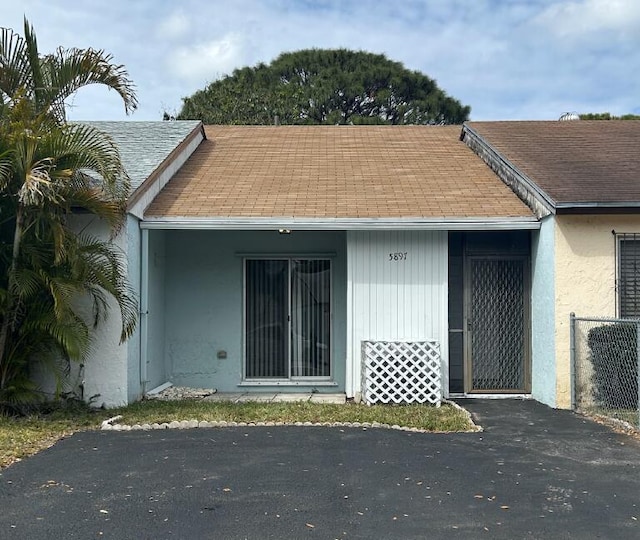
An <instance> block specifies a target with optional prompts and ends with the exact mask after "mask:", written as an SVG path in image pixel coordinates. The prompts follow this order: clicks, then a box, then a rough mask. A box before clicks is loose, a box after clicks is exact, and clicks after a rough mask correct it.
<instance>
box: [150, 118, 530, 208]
mask: <svg viewBox="0 0 640 540" xmlns="http://www.w3.org/2000/svg"><path fill="white" fill-rule="evenodd" d="M205 130H206V135H207V140H205V141H203V142H202V143H201V144H200V146H199V147H198V149H197V150H196V151H195V152H194V153H193V154H192V156H191V157H190V158H189V160H188V161H187V163H186V164H185V165H184V166H183V167H182V169H180V171H178V173H177V174H176V175H175V176H174V177H173V178H172V180H171V181H170V182H169V183H168V184H167V186H166V187H165V188H164V189H163V190H162V192H161V193H160V194H159V195H158V196H157V197H156V199H155V200H154V202H153V203H152V204H151V205H150V206H149V208H148V209H147V211H146V212H145V219H148V218H154V217H156V218H207V217H209V218H212V217H215V218H218V217H238V218H263V217H264V218H267V217H270V218H273V217H292V218H411V217H418V218H449V217H455V218H461V217H462V218H467V217H470V218H495V217H497V218H501V217H517V218H520V217H525V218H531V217H532V214H531V211H530V210H529V209H528V208H527V207H526V206H525V205H524V204H523V203H522V202H521V201H520V200H519V199H518V198H517V197H516V196H515V195H514V194H513V192H512V191H511V190H510V189H509V188H508V187H506V186H505V185H504V184H503V183H502V182H501V181H500V180H499V179H498V178H497V177H496V176H495V174H494V173H493V172H492V171H491V170H490V169H489V168H488V167H487V166H486V165H485V164H484V163H483V162H482V161H481V160H480V159H479V158H478V157H477V156H476V155H475V154H474V153H473V152H472V151H471V150H470V149H469V148H467V147H466V145H465V144H464V143H462V142H460V140H459V136H460V127H455V126H446V127H434V126H207V127H206V128H205Z"/></svg>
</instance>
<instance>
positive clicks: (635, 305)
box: [461, 120, 640, 408]
mask: <svg viewBox="0 0 640 540" xmlns="http://www.w3.org/2000/svg"><path fill="white" fill-rule="evenodd" d="M461 138H462V140H463V141H464V142H465V143H466V144H467V145H468V146H469V147H470V148H472V149H473V150H474V151H475V152H476V153H477V154H478V155H479V156H480V157H481V158H482V159H483V160H484V161H485V162H486V163H487V164H488V165H489V167H490V168H491V169H492V170H494V171H495V172H496V174H498V176H500V178H501V179H502V180H503V181H504V182H505V183H506V184H507V185H509V186H510V187H511V189H512V190H513V191H514V192H515V193H517V194H518V196H519V197H520V198H521V199H522V200H523V201H526V203H527V205H528V207H529V208H531V209H532V211H533V212H534V214H535V215H536V217H537V218H538V219H539V220H540V230H539V231H538V232H536V233H534V234H533V235H532V242H533V243H532V248H531V256H532V277H533V279H532V289H531V321H532V326H531V333H532V340H531V362H532V363H531V369H532V385H533V387H534V388H539V389H545V391H544V393H542V394H538V395H537V396H536V398H537V399H539V400H540V401H543V402H544V403H547V404H549V405H551V406H555V407H561V408H566V407H569V406H570V402H571V366H570V332H569V316H570V313H571V312H574V313H576V314H577V315H578V316H595V317H638V316H640V280H639V279H638V273H637V268H640V153H639V152H638V147H639V142H640V121H634V120H628V121H606V122H604V121H583V120H580V121H569V122H470V123H467V124H465V125H464V127H463V129H462V135H461Z"/></svg>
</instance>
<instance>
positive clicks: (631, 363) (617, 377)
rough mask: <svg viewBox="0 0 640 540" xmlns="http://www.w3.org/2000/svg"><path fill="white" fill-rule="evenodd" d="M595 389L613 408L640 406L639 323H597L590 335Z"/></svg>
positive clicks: (607, 406)
mask: <svg viewBox="0 0 640 540" xmlns="http://www.w3.org/2000/svg"><path fill="white" fill-rule="evenodd" d="M588 344H589V351H590V355H591V364H592V366H593V375H592V382H593V392H594V398H595V399H596V401H597V402H598V403H599V404H600V405H602V406H603V407H606V408H610V409H634V408H637V407H638V348H637V346H638V337H637V326H636V323H616V324H610V325H603V326H596V327H595V328H592V329H591V330H589V334H588Z"/></svg>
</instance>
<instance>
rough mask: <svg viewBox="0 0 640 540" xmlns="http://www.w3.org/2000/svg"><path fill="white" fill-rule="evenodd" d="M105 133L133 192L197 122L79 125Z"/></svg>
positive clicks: (94, 123)
mask: <svg viewBox="0 0 640 540" xmlns="http://www.w3.org/2000/svg"><path fill="white" fill-rule="evenodd" d="M83 123H85V124H89V125H91V126H93V127H95V128H97V129H99V130H101V131H104V132H105V133H107V134H108V135H109V136H110V137H111V138H112V139H113V140H114V142H115V143H116V144H117V145H118V149H119V150H120V156H121V158H122V162H123V164H124V166H125V169H126V170H127V173H128V174H129V176H130V177H131V188H132V191H135V190H136V189H137V188H138V187H140V185H141V184H142V183H143V182H144V181H145V180H146V179H147V178H148V177H149V176H150V175H151V174H152V173H153V171H155V170H156V169H157V168H158V167H159V166H160V165H161V164H162V162H163V161H164V160H165V159H166V158H167V157H169V154H171V152H172V151H173V150H174V149H175V148H176V147H177V146H178V145H180V143H181V142H182V141H184V140H185V139H186V138H187V137H188V136H189V134H190V133H191V132H192V131H193V130H194V129H195V128H196V127H198V125H200V122H199V121H194V120H183V121H175V122H162V121H157V122H99V121H97V122H83Z"/></svg>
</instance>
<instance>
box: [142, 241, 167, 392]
mask: <svg viewBox="0 0 640 540" xmlns="http://www.w3.org/2000/svg"><path fill="white" fill-rule="evenodd" d="M147 234H148V235H149V243H148V272H149V274H148V276H149V278H148V282H147V291H148V300H147V315H146V317H147V352H146V359H145V361H146V364H147V383H146V390H147V391H148V390H152V389H153V388H156V387H157V386H159V385H161V384H162V383H164V382H166V381H167V380H168V377H167V367H166V363H165V335H164V334H165V313H166V305H165V288H166V284H165V265H166V254H165V231H154V230H151V231H148V232H147Z"/></svg>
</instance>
